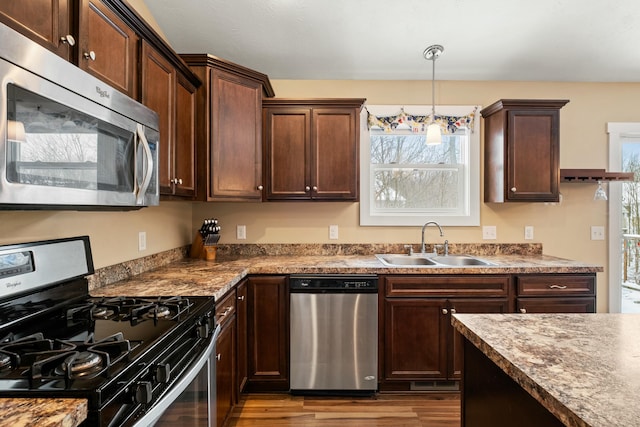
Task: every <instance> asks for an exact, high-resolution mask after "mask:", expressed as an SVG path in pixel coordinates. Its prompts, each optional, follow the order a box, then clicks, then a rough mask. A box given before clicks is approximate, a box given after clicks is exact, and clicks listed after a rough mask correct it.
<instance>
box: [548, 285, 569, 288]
mask: <svg viewBox="0 0 640 427" xmlns="http://www.w3.org/2000/svg"><path fill="white" fill-rule="evenodd" d="M549 289H567V285H549Z"/></svg>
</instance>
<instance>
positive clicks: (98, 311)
mask: <svg viewBox="0 0 640 427" xmlns="http://www.w3.org/2000/svg"><path fill="white" fill-rule="evenodd" d="M114 314H115V311H114V310H111V309H110V308H107V307H104V306H100V305H99V306H96V307H93V309H92V310H91V316H92V317H93V318H94V319H109V318H110V317H112V316H113V315H114Z"/></svg>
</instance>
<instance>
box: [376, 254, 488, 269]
mask: <svg viewBox="0 0 640 427" xmlns="http://www.w3.org/2000/svg"><path fill="white" fill-rule="evenodd" d="M376 257H377V258H378V259H379V260H380V261H381V262H382V263H383V264H385V265H388V266H392V267H394V266H414V267H429V266H433V267H461V266H467V265H471V266H473V265H476V266H478V265H495V264H494V263H492V262H489V261H485V260H483V259H480V258H476V257H473V256H469V255H438V256H433V255H431V254H429V256H425V255H422V254H420V255H404V254H377V255H376Z"/></svg>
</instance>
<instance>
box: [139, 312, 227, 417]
mask: <svg viewBox="0 0 640 427" xmlns="http://www.w3.org/2000/svg"><path fill="white" fill-rule="evenodd" d="M221 329H222V327H221V326H220V324H218V325H216V329H215V330H214V332H213V337H212V338H211V342H210V343H209V345H208V346H207V349H206V350H205V352H204V353H203V354H202V356H201V357H200V359H198V361H197V362H196V363H195V364H194V365H193V366H192V367H191V369H189V371H188V372H187V373H186V374H185V375H183V376H182V378H180V380H179V381H178V382H177V383H176V384H175V385H174V386H173V387H172V388H171V390H169V391H168V392H167V394H165V395H164V396H163V397H162V399H160V400H159V401H158V402H157V403H156V404H155V405H154V406H153V407H152V408H151V409H149V411H147V413H145V414H144V415H143V416H142V417H141V418H140V419H138V421H137V422H136V423H135V424H134V425H133V427H143V426H149V425H153V424H154V422H155V421H156V420H157V419H158V418H160V416H161V415H162V414H163V413H164V411H166V410H167V408H169V406H170V405H171V403H173V401H174V400H176V398H177V397H178V396H180V395H181V394H182V392H183V391H185V390H186V389H187V387H189V384H191V381H193V379H194V378H195V377H196V376H197V375H198V374H199V373H200V370H201V369H202V367H203V366H204V365H205V364H206V363H207V361H208V360H209V357H211V354H213V352H214V351H215V348H216V341H218V336H219V335H220V331H221Z"/></svg>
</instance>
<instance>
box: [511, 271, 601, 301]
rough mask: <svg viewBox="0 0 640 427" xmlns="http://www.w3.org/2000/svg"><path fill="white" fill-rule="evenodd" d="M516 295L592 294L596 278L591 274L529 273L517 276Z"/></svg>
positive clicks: (594, 291) (593, 293) (594, 292)
mask: <svg viewBox="0 0 640 427" xmlns="http://www.w3.org/2000/svg"><path fill="white" fill-rule="evenodd" d="M516 283H517V287H516V289H517V291H516V292H517V294H518V296H594V295H595V294H596V278H595V276H593V275H573V274H572V275H566V276H565V275H562V276H560V275H555V274H550V275H544V274H540V275H531V276H517V277H516Z"/></svg>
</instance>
